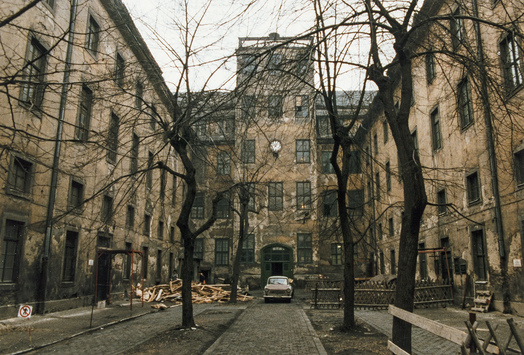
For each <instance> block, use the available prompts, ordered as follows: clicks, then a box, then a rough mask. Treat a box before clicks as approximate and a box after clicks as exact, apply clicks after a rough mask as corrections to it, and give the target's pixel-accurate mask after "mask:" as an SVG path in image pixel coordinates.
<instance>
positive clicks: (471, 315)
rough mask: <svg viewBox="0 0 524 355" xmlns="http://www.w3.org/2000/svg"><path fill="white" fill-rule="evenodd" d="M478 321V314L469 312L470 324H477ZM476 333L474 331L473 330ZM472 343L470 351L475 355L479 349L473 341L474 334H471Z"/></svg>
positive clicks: (470, 343)
mask: <svg viewBox="0 0 524 355" xmlns="http://www.w3.org/2000/svg"><path fill="white" fill-rule="evenodd" d="M476 321H477V313H474V312H469V323H470V324H475V322H476ZM473 331H474V330H473ZM470 335H471V337H470V339H469V340H470V342H469V351H470V352H471V353H472V354H474V353H475V352H476V351H477V347H476V346H475V342H474V341H473V334H471V332H470Z"/></svg>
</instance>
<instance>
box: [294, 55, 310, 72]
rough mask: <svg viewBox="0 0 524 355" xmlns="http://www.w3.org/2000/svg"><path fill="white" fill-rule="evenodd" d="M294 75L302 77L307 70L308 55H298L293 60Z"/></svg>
mask: <svg viewBox="0 0 524 355" xmlns="http://www.w3.org/2000/svg"><path fill="white" fill-rule="evenodd" d="M295 62H296V73H297V75H298V76H303V75H305V74H306V73H307V72H308V69H309V53H307V52H306V53H300V54H298V55H297V57H296V58H295Z"/></svg>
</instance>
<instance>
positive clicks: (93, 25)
mask: <svg viewBox="0 0 524 355" xmlns="http://www.w3.org/2000/svg"><path fill="white" fill-rule="evenodd" d="M99 41H100V26H99V25H98V23H97V22H96V21H95V19H94V18H93V16H89V23H88V25H87V38H86V48H87V49H88V50H90V51H91V53H93V54H95V55H96V53H97V52H98V44H99Z"/></svg>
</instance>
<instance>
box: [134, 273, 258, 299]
mask: <svg viewBox="0 0 524 355" xmlns="http://www.w3.org/2000/svg"><path fill="white" fill-rule="evenodd" d="M229 288H230V285H225V284H221V285H203V284H201V283H193V284H191V291H192V292H191V295H192V297H191V298H192V300H193V303H194V304H199V303H213V302H228V301H229V296H230V294H231V291H229V290H228V289H229ZM133 291H134V292H135V294H136V296H137V297H138V298H143V300H144V301H145V302H166V301H170V302H179V303H181V302H182V280H180V279H179V280H175V281H170V282H169V284H162V285H155V286H151V287H146V288H144V289H142V287H141V285H140V284H138V285H137V287H136V288H135V287H133ZM252 299H253V296H248V295H246V294H242V292H241V289H240V288H239V289H238V296H237V300H238V301H249V300H252Z"/></svg>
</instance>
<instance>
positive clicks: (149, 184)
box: [146, 152, 155, 190]
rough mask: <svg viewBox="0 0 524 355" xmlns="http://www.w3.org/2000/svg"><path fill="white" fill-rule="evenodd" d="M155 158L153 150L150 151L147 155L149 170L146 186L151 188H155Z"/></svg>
mask: <svg viewBox="0 0 524 355" xmlns="http://www.w3.org/2000/svg"><path fill="white" fill-rule="evenodd" d="M154 158H155V156H154V155H153V153H152V152H149V153H148V155H147V171H146V188H147V189H148V190H151V189H152V188H153V164H154Z"/></svg>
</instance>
